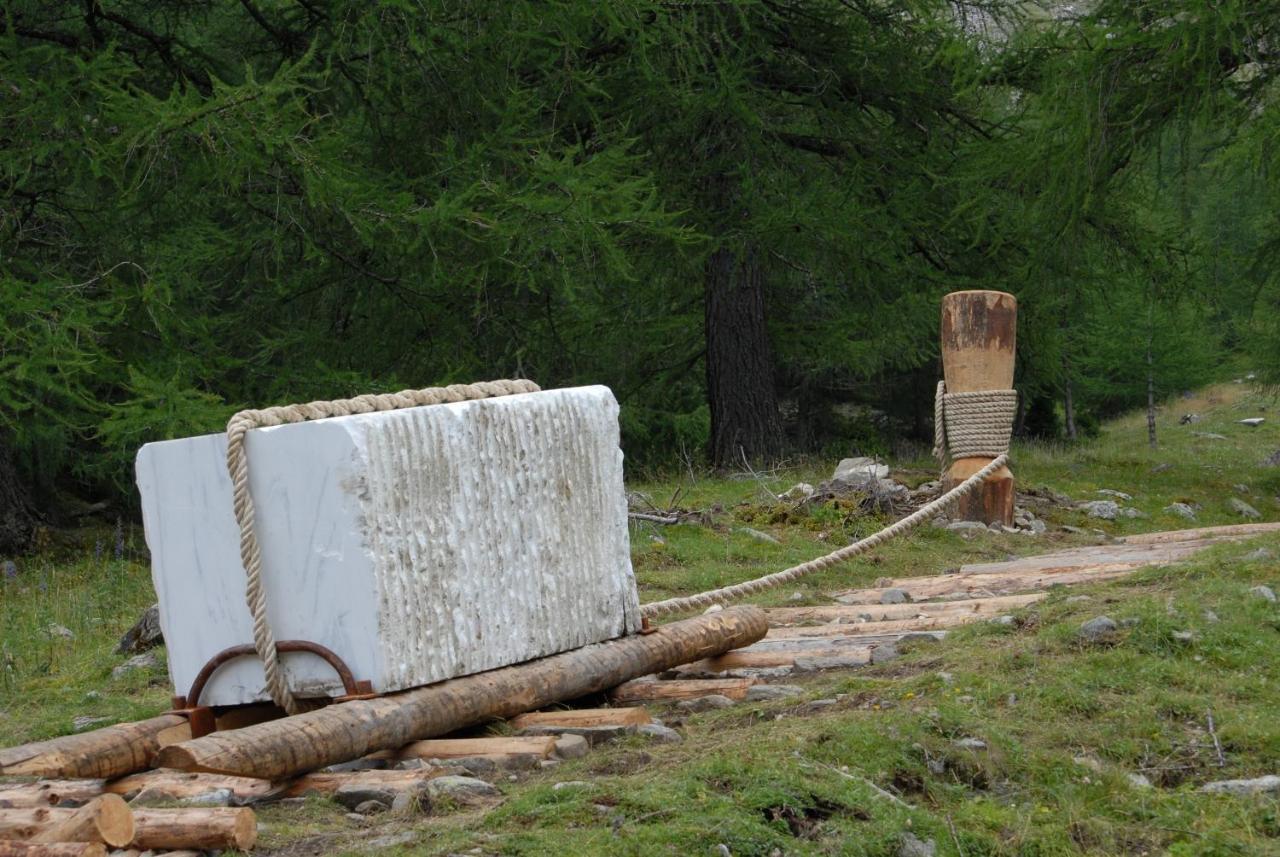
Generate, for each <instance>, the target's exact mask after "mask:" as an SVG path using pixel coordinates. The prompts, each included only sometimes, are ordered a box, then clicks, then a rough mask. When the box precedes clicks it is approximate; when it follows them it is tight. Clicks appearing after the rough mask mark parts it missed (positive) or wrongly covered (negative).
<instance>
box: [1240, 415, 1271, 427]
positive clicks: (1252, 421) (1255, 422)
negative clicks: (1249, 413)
mask: <svg viewBox="0 0 1280 857" xmlns="http://www.w3.org/2000/svg"><path fill="white" fill-rule="evenodd" d="M1266 421H1267V418H1266V417H1249V418H1248V419H1244V420H1236V422H1238V423H1240V425H1242V426H1248V427H1249V428H1257V427H1258V426H1260V425H1262V424H1263V423H1265V422H1266Z"/></svg>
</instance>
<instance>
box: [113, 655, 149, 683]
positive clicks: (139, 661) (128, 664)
mask: <svg viewBox="0 0 1280 857" xmlns="http://www.w3.org/2000/svg"><path fill="white" fill-rule="evenodd" d="M159 665H160V659H159V658H158V657H156V653H155V652H143V653H142V654H140V655H134V656H133V657H131V658H129V660H127V661H125V662H124V663H122V664H120V666H118V667H115V668H113V669H112V670H111V677H112V678H124V677H125V676H127V675H128V674H129V673H131V672H134V671H135V670H150V669H154V668H155V667H157V666H159Z"/></svg>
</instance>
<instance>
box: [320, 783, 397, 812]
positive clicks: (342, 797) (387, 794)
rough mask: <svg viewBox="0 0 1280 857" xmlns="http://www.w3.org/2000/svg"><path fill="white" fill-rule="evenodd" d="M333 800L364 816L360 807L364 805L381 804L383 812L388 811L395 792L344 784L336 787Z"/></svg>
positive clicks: (382, 788)
mask: <svg viewBox="0 0 1280 857" xmlns="http://www.w3.org/2000/svg"><path fill="white" fill-rule="evenodd" d="M333 799H334V801H335V802H336V803H340V804H342V805H343V806H345V807H346V808H347V809H349V810H353V811H355V812H359V813H361V814H364V811H363V810H361V809H360V807H361V805H363V804H366V803H377V804H381V805H382V809H384V810H385V809H390V808H391V804H392V802H393V801H395V799H396V791H395V789H389V788H384V787H382V786H369V785H360V784H357V783H346V784H344V785H341V786H338V788H337V790H336V791H335V792H334V793H333Z"/></svg>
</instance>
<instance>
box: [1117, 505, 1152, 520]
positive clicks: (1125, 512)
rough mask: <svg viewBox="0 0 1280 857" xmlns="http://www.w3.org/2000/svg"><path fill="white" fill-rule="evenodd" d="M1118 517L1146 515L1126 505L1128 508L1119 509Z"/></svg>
mask: <svg viewBox="0 0 1280 857" xmlns="http://www.w3.org/2000/svg"><path fill="white" fill-rule="evenodd" d="M1120 517H1122V518H1145V517H1146V515H1144V514H1142V513H1141V512H1139V511H1138V510H1137V509H1134V508H1131V507H1128V508H1123V509H1121V510H1120Z"/></svg>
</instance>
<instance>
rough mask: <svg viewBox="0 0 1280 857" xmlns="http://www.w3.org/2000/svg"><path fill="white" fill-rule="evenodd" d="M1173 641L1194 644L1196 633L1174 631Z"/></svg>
mask: <svg viewBox="0 0 1280 857" xmlns="http://www.w3.org/2000/svg"><path fill="white" fill-rule="evenodd" d="M1173 639H1175V640H1177V641H1178V642H1179V643H1194V642H1195V640H1196V634H1195V631H1174V632H1173Z"/></svg>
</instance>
